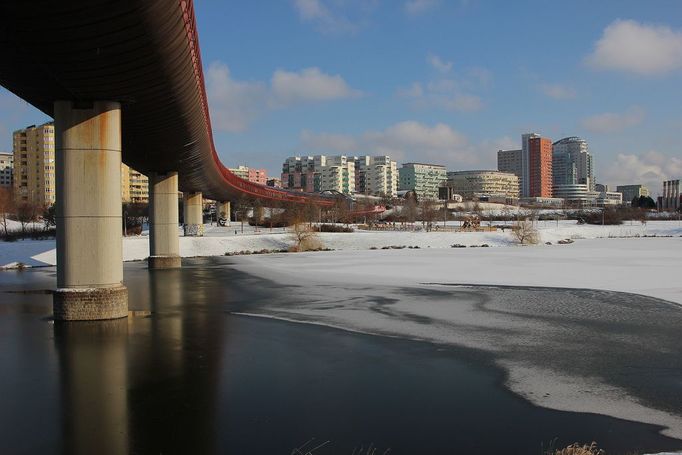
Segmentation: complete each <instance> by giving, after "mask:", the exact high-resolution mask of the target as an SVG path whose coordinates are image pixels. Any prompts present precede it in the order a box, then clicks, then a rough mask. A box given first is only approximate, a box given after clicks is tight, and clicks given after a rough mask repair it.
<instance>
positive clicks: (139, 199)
mask: <svg viewBox="0 0 682 455" xmlns="http://www.w3.org/2000/svg"><path fill="white" fill-rule="evenodd" d="M121 199H122V201H123V202H131V203H134V204H136V203H140V204H147V203H148V202H149V178H148V177H147V176H146V175H144V174H141V173H140V172H138V171H136V170H135V169H133V168H131V167H129V166H127V165H125V164H123V163H121Z"/></svg>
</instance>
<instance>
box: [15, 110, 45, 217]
mask: <svg viewBox="0 0 682 455" xmlns="http://www.w3.org/2000/svg"><path fill="white" fill-rule="evenodd" d="M54 148H55V144H54V124H53V123H52V122H48V123H45V124H43V125H38V126H36V125H31V126H29V127H27V128H24V129H21V130H17V131H15V132H14V133H13V135H12V154H13V155H14V172H13V185H14V198H15V199H16V201H17V202H18V203H22V202H29V203H33V204H37V205H52V204H54V202H55V155H54Z"/></svg>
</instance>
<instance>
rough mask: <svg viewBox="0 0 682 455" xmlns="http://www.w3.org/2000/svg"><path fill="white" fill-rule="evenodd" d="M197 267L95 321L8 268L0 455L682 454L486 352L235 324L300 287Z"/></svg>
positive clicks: (136, 270)
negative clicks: (585, 408)
mask: <svg viewBox="0 0 682 455" xmlns="http://www.w3.org/2000/svg"><path fill="white" fill-rule="evenodd" d="M184 265H185V267H184V268H183V269H181V270H173V271H157V272H149V271H148V270H147V269H146V265H145V264H144V263H128V264H126V265H125V283H126V285H127V286H128V289H129V292H130V308H131V310H150V311H151V312H152V314H151V316H137V317H131V318H128V319H127V320H126V319H123V320H117V321H108V322H92V323H88V322H79V323H53V322H51V321H50V320H49V316H50V314H51V295H49V294H47V293H45V292H43V291H42V290H48V289H53V288H54V286H55V280H56V278H55V270H54V269H53V268H43V269H33V270H26V271H23V272H16V271H12V272H1V273H0V391H1V392H0V453H3V454H15V453H46V454H49V453H69V454H71V453H83V454H89V453H100V454H104V453H127V452H130V453H154V454H160V453H233V454H271V453H272V454H290V453H292V449H294V448H296V447H299V446H302V445H303V444H305V443H306V442H307V441H309V440H311V439H313V438H315V440H314V441H313V442H312V443H310V444H309V445H307V446H306V448H308V449H310V448H312V447H314V446H316V445H319V444H323V443H325V442H326V441H329V442H328V443H327V444H326V445H324V446H323V447H321V448H319V449H318V450H316V451H314V452H313V453H314V454H348V455H350V454H352V453H353V450H354V449H359V448H360V447H361V446H362V447H363V450H366V449H367V447H368V446H369V444H373V447H378V448H379V449H380V450H377V451H376V453H377V454H381V453H385V451H386V449H389V448H390V449H391V450H390V452H388V453H391V454H454V453H470V454H501V453H504V454H539V453H541V444H544V446H545V447H547V445H548V444H550V443H551V442H552V441H553V440H556V442H555V445H556V446H561V445H566V444H568V443H571V442H574V441H585V442H590V441H592V440H597V441H599V443H600V446H603V447H605V448H606V449H608V450H609V454H612V453H625V452H630V453H631V452H633V451H646V452H656V451H663V450H673V449H682V442H681V441H678V440H674V439H671V438H667V437H664V436H661V435H659V434H658V433H657V428H656V427H653V426H650V425H644V424H638V423H632V422H626V421H622V420H618V419H613V418H609V417H604V416H597V415H588V414H578V413H571V412H561V411H553V410H547V409H543V408H539V407H536V406H533V405H531V404H530V403H528V402H527V401H525V400H523V399H521V398H519V397H518V396H516V395H514V394H513V393H511V392H509V391H507V390H506V389H505V388H504V387H502V386H501V384H502V383H503V381H504V373H503V371H502V370H501V369H499V368H497V367H495V366H494V365H493V359H492V358H490V357H489V356H488V355H487V354H484V353H482V352H479V351H475V350H471V349H460V348H454V347H444V346H438V345H433V344H430V343H424V342H417V341H409V340H401V339H395V338H387V337H378V336H369V335H361V334H354V333H349V332H344V331H340V330H335V329H328V328H324V327H319V326H313V325H305V324H295V323H288V322H281V321H275V320H267V319H260V318H249V317H245V316H236V315H232V314H231V313H232V312H239V311H248V310H249V309H253V308H254V307H257V306H258V305H259V304H263V303H264V302H267V301H268V300H269V299H274V298H277V297H276V296H277V295H278V294H279V293H282V292H288V291H287V288H286V287H279V286H278V285H276V284H274V283H270V282H267V281H264V280H260V279H255V278H254V277H250V276H247V275H244V274H241V273H238V272H236V271H235V270H234V269H232V268H230V258H203V259H191V260H185V261H184ZM17 291H18V292H17ZM356 453H357V450H356ZM363 453H364V452H363Z"/></svg>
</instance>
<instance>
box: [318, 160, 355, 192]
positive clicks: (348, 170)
mask: <svg viewBox="0 0 682 455" xmlns="http://www.w3.org/2000/svg"><path fill="white" fill-rule="evenodd" d="M319 173H320V186H319V188H320V189H319V191H338V192H340V193H344V194H351V193H354V192H355V162H354V160H353V158H352V157H351V158H348V157H347V156H345V155H339V156H328V157H324V164H323V165H322V166H320V167H319Z"/></svg>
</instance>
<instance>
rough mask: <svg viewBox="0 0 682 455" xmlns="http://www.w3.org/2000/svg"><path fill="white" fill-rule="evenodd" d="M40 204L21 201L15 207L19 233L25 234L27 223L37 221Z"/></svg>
mask: <svg viewBox="0 0 682 455" xmlns="http://www.w3.org/2000/svg"><path fill="white" fill-rule="evenodd" d="M40 208H41V206H40V204H38V203H36V202H33V201H23V202H21V203H19V205H18V206H17V221H19V223H21V233H22V234H26V228H27V227H28V225H29V223H32V222H34V221H36V220H37V219H38V214H39V213H40Z"/></svg>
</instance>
